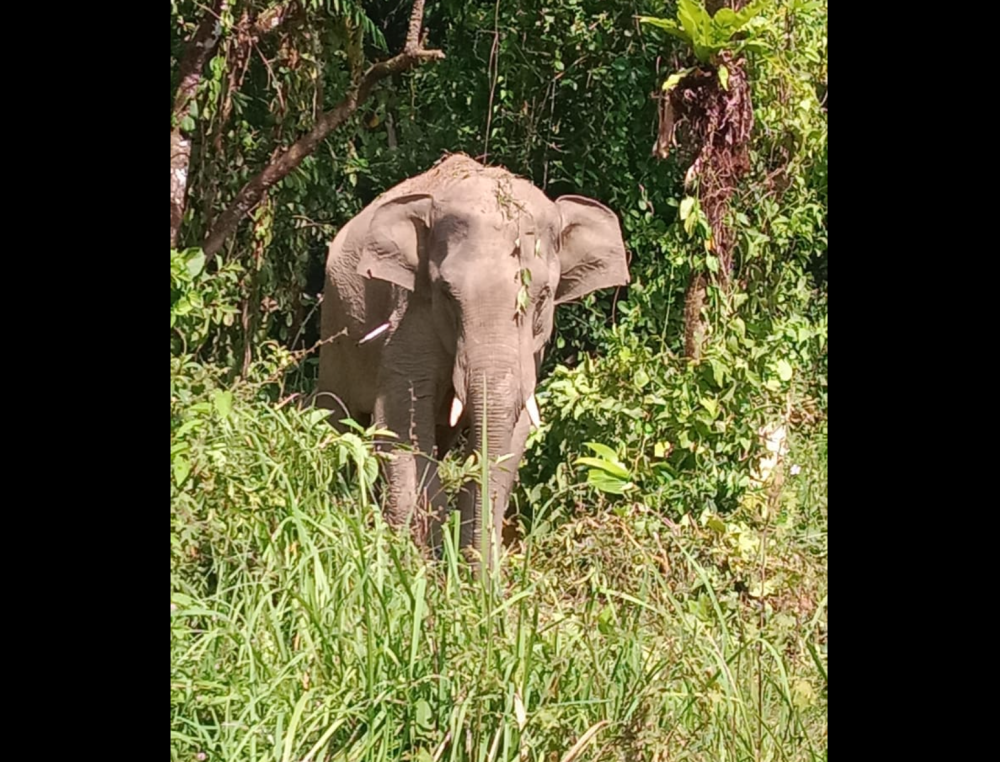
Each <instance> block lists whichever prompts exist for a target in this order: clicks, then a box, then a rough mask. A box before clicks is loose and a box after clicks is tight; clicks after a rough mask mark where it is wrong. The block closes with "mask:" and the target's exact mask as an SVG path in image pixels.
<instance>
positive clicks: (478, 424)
mask: <svg viewBox="0 0 1000 762" xmlns="http://www.w3.org/2000/svg"><path fill="white" fill-rule="evenodd" d="M487 346H490V345H489V344H487ZM519 354H520V353H519V352H518V351H516V350H514V351H510V352H504V351H503V349H502V348H498V347H497V345H496V344H493V345H492V346H491V348H490V351H489V354H488V355H487V356H485V357H482V358H470V363H469V366H468V371H467V373H466V374H465V375H466V386H465V395H464V396H465V399H466V401H467V410H468V417H469V427H470V430H469V444H468V451H469V452H470V453H471V452H477V451H478V452H479V453H481V454H482V453H483V452H484V450H485V454H486V456H487V457H488V459H489V462H490V468H489V481H488V484H487V485H484V486H486V487H487V488H488V490H487V493H486V494H487V496H488V497H489V505H490V506H491V508H492V510H491V513H492V518H493V530H494V531H493V536H492V537H491V536H490V535H489V534H488V533H486V532H484V529H485V526H484V524H485V518H486V517H487V516H488V515H490V514H489V513H487V514H484V513H483V507H484V506H483V499H482V492H481V490H480V488H479V486H478V485H477V484H476V483H475V482H469V483H467V484H465V485H464V486H463V487H462V490H461V493H460V495H459V508H460V510H461V515H462V535H461V545H462V548H463V549H464V550H465V551H466V552H471V554H472V555H473V556H477V555H480V557H481V558H483V559H486V560H487V561H488V563H489V565H490V566H492V565H493V561H494V550H495V548H494V547H493V542H494V540H495V541H497V542H499V538H500V536H501V528H502V522H503V518H504V513H505V510H506V507H507V502H508V500H509V498H510V492H511V487H512V485H513V481H514V477H515V475H516V473H517V461H518V460H520V457H521V449H522V448H523V443H521V445H520V446H518V443H517V442H516V441H515V440H516V437H515V436H514V433H515V427H516V426H517V424H518V420H519V416H520V413H521V411H522V409H523V406H524V401H525V399H524V392H523V390H522V388H521V386H522V384H521V369H520V358H519ZM513 450H517V452H513ZM505 455H509V456H512V457H510V458H508V459H506V460H504V462H502V463H500V464H497V459H498V458H501V457H503V456H505ZM484 540H485V541H486V543H487V544H484ZM497 549H498V548H497ZM473 560H474V559H473Z"/></svg>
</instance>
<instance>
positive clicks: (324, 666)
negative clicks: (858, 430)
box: [171, 392, 826, 762]
mask: <svg viewBox="0 0 1000 762" xmlns="http://www.w3.org/2000/svg"><path fill="white" fill-rule="evenodd" d="M225 394H226V393H220V392H204V393H203V394H202V395H201V397H199V398H197V399H193V398H192V399H189V400H188V401H187V402H186V403H185V404H184V405H181V406H178V407H177V408H176V409H175V411H174V413H175V415H174V426H173V441H174V456H175V461H176V459H181V460H182V461H183V462H182V465H181V466H180V467H179V468H178V466H177V464H176V462H175V467H174V478H173V484H174V486H173V488H172V489H173V495H172V511H171V512H172V536H171V547H172V553H171V759H172V760H190V759H216V760H234V761H235V760H274V761H275V762H292V760H296V761H299V760H316V761H319V760H343V761H345V762H347V761H351V762H354V761H359V762H360V761H361V760H365V761H372V762H374V761H376V760H378V761H381V760H392V761H394V762H395V761H396V760H415V761H417V760H419V761H420V762H430V761H431V760H433V761H434V762H438V761H440V760H454V761H456V762H457V761H458V760H463V761H464V760H475V761H476V762H486V761H487V760H490V761H492V760H519V761H520V760H557V761H562V762H569V760H572V759H581V760H583V759H587V760H659V761H661V762H666V760H685V759H691V760H694V759H698V760H709V759H711V760H716V759H718V760H814V759H825V756H826V738H825V733H826V720H825V700H826V699H825V679H826V672H825V663H826V656H825V620H826V613H825V590H826V581H825V568H824V565H825V503H823V504H820V502H819V501H818V499H817V496H818V495H819V494H820V493H821V492H822V493H823V494H825V452H818V451H816V450H810V451H808V452H807V451H805V450H803V451H802V452H801V453H799V454H797V455H796V457H808V458H809V460H808V462H804V463H803V464H802V467H803V471H802V473H801V474H800V475H799V477H796V479H795V480H790V481H789V486H788V487H787V488H786V490H785V495H784V497H783V498H782V501H780V502H779V503H778V504H776V505H775V506H774V510H772V512H771V513H770V514H768V515H769V516H770V518H768V519H767V520H757V519H754V518H753V516H756V515H757V514H759V510H758V508H759V506H758V507H757V508H755V507H753V506H749V507H748V508H747V516H745V517H743V518H740V517H726V519H725V520H723V519H721V518H719V517H714V516H711V515H706V516H702V517H692V519H691V520H690V521H685V522H682V523H681V524H671V523H669V522H666V521H664V520H663V519H662V518H660V516H659V515H658V514H657V513H656V512H655V511H654V510H652V509H651V508H650V507H647V506H644V505H642V504H641V503H635V504H631V505H628V504H626V505H621V506H617V507H615V508H613V509H601V510H599V511H598V510H592V511H589V512H584V513H583V514H582V515H579V516H576V517H571V518H569V519H567V520H565V521H564V522H562V523H561V524H560V525H559V526H558V527H557V528H555V529H552V530H548V531H547V532H546V533H545V534H544V535H539V536H531V535H529V536H528V537H527V538H525V540H524V542H523V543H522V545H521V546H520V547H519V549H518V552H517V553H515V554H510V555H508V557H507V558H506V560H505V562H504V568H503V572H502V574H501V576H500V579H501V581H502V586H501V587H500V588H499V589H498V588H497V587H495V586H493V585H490V584H487V582H486V581H487V580H488V579H489V576H488V575H484V576H483V578H482V579H480V580H476V579H473V578H472V576H471V575H470V574H469V571H468V567H467V565H466V564H465V562H464V561H463V560H462V557H461V554H460V553H459V552H458V551H457V549H456V548H455V542H454V538H455V537H457V531H456V529H457V527H456V525H455V524H454V523H452V525H451V526H450V531H447V532H445V548H444V554H443V559H442V560H441V561H439V562H436V563H428V562H427V561H425V559H424V558H423V557H422V556H421V555H420V554H419V553H417V552H416V551H415V549H414V548H413V547H412V545H411V544H410V543H409V542H408V541H406V540H405V539H401V538H398V537H396V536H394V535H393V534H392V533H391V532H390V531H389V530H388V529H387V527H386V525H385V524H384V523H383V522H382V520H381V517H380V516H379V513H378V508H377V506H376V505H374V504H373V501H372V500H371V499H370V497H371V494H370V483H371V476H372V474H373V468H374V465H375V461H374V457H373V455H372V449H371V441H370V438H367V437H365V436H363V435H361V434H360V433H357V434H355V433H351V434H347V435H343V436H337V435H335V434H333V433H331V430H330V429H329V428H328V427H326V426H325V425H324V424H323V423H321V422H319V421H317V417H318V416H316V415H315V413H302V412H300V411H298V410H295V409H293V408H292V407H291V406H288V407H285V408H281V409H276V407H275V406H274V405H271V404H266V403H262V402H254V401H253V400H252V399H250V398H249V397H248V398H245V399H244V398H240V399H236V400H233V399H232V398H231V397H229V398H227V397H225ZM220 395H221V396H220ZM793 452H794V451H793ZM800 477H801V478H800ZM817 485H822V489H820V488H819V487H818V486H817ZM751 514H753V516H751ZM456 520H457V516H453V517H452V522H455V521H456ZM820 538H822V539H820ZM748 580H749V581H755V580H756V581H759V582H760V590H756V591H755V590H754V589H753V587H752V585H749V586H748V584H747V581H748ZM741 586H742V587H741ZM800 599H801V600H800Z"/></svg>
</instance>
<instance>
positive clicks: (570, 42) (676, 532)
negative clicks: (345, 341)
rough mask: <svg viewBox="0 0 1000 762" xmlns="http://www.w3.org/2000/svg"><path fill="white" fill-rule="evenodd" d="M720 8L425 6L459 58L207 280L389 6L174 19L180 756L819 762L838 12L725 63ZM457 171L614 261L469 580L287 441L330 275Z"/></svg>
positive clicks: (321, 163)
mask: <svg viewBox="0 0 1000 762" xmlns="http://www.w3.org/2000/svg"><path fill="white" fill-rule="evenodd" d="M720 5H732V4H730V3H714V4H713V3H708V6H709V9H708V10H707V11H706V10H704V8H703V6H701V5H700V4H699V3H697V2H694V0H681V2H678V3H672V2H671V3H655V2H629V1H627V0H614V1H613V2H607V1H606V0H602V1H599V0H547V1H543V0H524V1H522V2H517V3H513V2H509V3H508V2H496V1H495V0H493V1H492V2H459V1H458V0H442V1H441V2H434V0H431V1H430V2H429V3H428V4H427V6H426V9H425V18H424V27H425V29H426V30H427V32H428V40H427V41H426V43H425V46H426V48H428V49H439V50H441V51H443V52H444V54H445V56H446V57H445V58H443V59H440V58H438V57H435V56H427V57H426V59H421V60H419V61H414V62H413V63H412V66H408V67H406V70H401V71H400V73H395V74H392V75H391V76H387V77H385V78H383V79H380V80H379V81H377V82H374V83H373V84H372V86H371V88H370V93H364V95H365V96H366V97H365V98H364V100H363V101H361V102H359V103H358V104H357V108H356V110H354V111H352V112H351V113H349V114H347V115H346V116H345V118H344V119H343V121H342V122H341V123H340V124H339V126H337V128H336V129H332V130H331V131H330V132H329V134H328V135H326V136H325V138H324V139H323V140H322V141H320V142H319V143H318V144H317V146H316V147H315V149H314V150H313V151H312V152H311V153H308V154H307V155H305V156H304V157H303V158H302V160H301V163H300V164H298V166H297V167H295V168H293V169H292V170H290V171H289V172H288V173H287V174H285V175H284V176H282V177H281V178H279V179H277V180H275V181H274V182H273V183H271V184H270V185H268V186H267V187H266V188H265V189H264V190H263V192H262V194H261V196H260V198H259V199H258V201H257V203H256V204H255V206H254V207H253V209H252V210H251V211H250V212H249V213H248V214H246V215H243V216H241V217H240V218H239V220H238V224H237V225H236V226H235V228H234V229H233V230H232V231H231V232H230V233H229V234H227V235H225V236H218V235H216V237H215V239H216V240H217V239H220V238H221V239H222V240H223V243H222V244H221V245H219V246H218V247H216V246H215V245H214V244H212V245H209V246H207V249H208V255H207V256H206V253H205V251H204V248H205V244H206V243H211V242H212V240H213V238H212V235H213V231H215V232H216V233H217V232H218V221H219V220H220V219H222V218H224V217H225V213H226V211H227V209H229V208H230V207H231V206H232V204H233V202H234V199H238V198H239V194H240V193H241V191H244V190H245V188H246V187H247V186H248V185H252V184H253V183H254V181H255V178H257V177H258V176H259V175H260V174H261V173H262V172H263V171H266V168H267V167H268V166H270V165H271V164H273V163H274V162H275V161H276V159H280V157H281V156H282V155H283V154H282V152H280V151H279V150H278V149H279V148H280V147H282V146H290V145H292V144H294V143H295V142H296V140H297V139H299V138H300V137H301V136H302V135H305V134H307V133H309V131H310V130H313V129H314V128H315V127H316V125H317V124H318V123H319V122H321V121H322V119H323V118H324V114H329V113H331V112H333V111H335V110H336V109H337V107H338V104H340V103H341V101H342V99H344V98H345V95H348V94H350V93H351V92H352V90H351V88H352V87H354V86H357V83H358V82H360V81H362V80H363V77H364V76H365V74H364V72H365V71H366V70H367V67H368V66H369V65H370V64H371V62H372V61H377V60H382V59H388V58H390V57H391V56H393V55H395V54H396V53H397V52H399V51H400V50H402V49H403V48H404V39H405V37H406V34H407V24H408V21H409V14H410V9H411V6H410V4H409V3H402V4H401V3H397V2H392V3H390V2H371V3H367V2H366V3H364V6H363V9H362V6H361V5H359V4H358V3H356V2H353V1H348V0H343V1H341V0H325V1H324V0H291V1H290V0H231V1H230V2H214V3H208V4H205V3H193V2H184V0H174V2H173V3H172V8H173V10H172V34H173V35H174V45H173V54H174V58H173V61H172V72H173V74H174V78H173V81H172V85H173V89H172V104H173V112H174V124H173V125H172V128H173V131H174V132H173V138H172V149H173V145H174V143H175V141H176V143H177V145H182V144H184V143H185V142H186V145H187V146H188V147H189V148H190V162H189V164H187V165H186V166H185V167H184V173H185V177H184V183H182V186H181V190H182V191H183V194H182V196H183V204H182V208H179V209H178V210H177V211H178V212H180V216H179V217H178V220H179V221H178V225H177V226H176V231H172V232H175V235H174V236H173V240H172V254H171V523H172V525H171V549H172V550H171V596H172V599H171V732H172V737H171V756H172V759H175V760H190V759H217V760H244V759H245V760H264V759H268V760H270V759H273V760H276V761H277V762H290V761H291V760H304V759H309V760H393V761H395V760H404V759H406V760H421V761H424V760H428V761H429V760H434V761H435V762H437V761H438V760H477V761H479V760H546V762H548V760H557V761H558V760H566V762H568V761H569V760H571V759H580V760H633V759H649V760H658V761H660V762H665V761H666V760H683V759H692V760H694V759H698V760H709V759H711V760H716V759H718V760H723V759H725V760H785V759H789V760H791V759H794V760H799V759H802V760H813V759H825V758H826V716H825V713H826V663H827V661H826V516H827V505H826V434H825V432H826V410H827V402H826V368H827V360H826V320H827V318H826V315H827V311H826V294H827V285H826V269H827V265H826V256H827V242H826V215H827V211H826V210H827V202H826V161H827V159H826V156H827V151H826V143H827V140H826V111H825V107H824V103H825V92H826V47H827V45H826V28H825V24H826V2H825V0H823V1H821V2H803V1H801V0H773V1H772V2H755V3H753V4H751V5H750V6H749V8H748V10H747V11H745V12H744V13H743V15H742V16H740V21H741V22H743V21H745V23H741V25H740V28H739V29H738V31H736V32H733V29H732V27H733V25H734V23H735V22H732V23H730V20H729V17H728V16H727V15H726V14H725V13H723V11H727V12H728V9H726V8H723V10H722V11H716V13H715V16H714V17H713V16H712V15H711V14H710V13H709V11H715V10H716V6H720ZM744 5H745V4H743V3H736V4H735V6H736V8H737V10H740V9H741V8H742V7H743V6H744ZM206 9H208V10H206ZM209 11H214V12H216V13H218V14H219V17H220V19H221V22H220V23H219V24H218V25H217V26H215V25H214V24H202V23H201V22H202V21H203V19H204V18H206V16H205V14H206V13H208V12H209ZM702 14H704V15H702ZM720 14H722V15H721V17H720ZM640 16H642V17H652V18H653V19H659V20H660V22H656V21H649V20H646V21H643V22H640V21H639V18H638V17H640ZM734 16H735V14H734ZM720 19H721V20H720ZM713 24H714V25H713ZM667 28H669V31H667ZM199 34H202V37H198V35H199ZM214 35H217V39H216V37H215V36H214ZM192 37H193V38H194V39H195V40H198V39H204V40H207V42H206V45H205V46H204V49H206V50H207V53H206V54H205V56H204V60H203V61H201V62H200V64H201V66H200V68H199V67H198V65H197V64H199V62H198V61H194V60H193V59H194V56H193V54H192V53H191V51H192V50H193V49H194V47H193V44H194V43H193V42H192V41H191V39H190V38H192ZM191 71H194V72H195V74H197V75H199V76H194V77H192V76H190V72H191ZM369 71H370V70H369ZM194 80H197V81H194ZM352 83H353V84H352ZM740 83H744V84H745V91H744V90H741V89H740V88H742V87H744V84H740ZM187 85H190V87H189V88H188V89H187V90H185V87H186V86H187ZM184 93H187V95H184ZM733 93H739V94H740V95H739V97H740V98H741V99H742V98H744V97H745V101H744V100H741V101H740V103H739V104H735V105H734V103H735V101H734V99H735V98H736V96H735V95H732V97H730V95H731V94H733ZM651 94H660V95H661V97H660V98H658V99H654V98H651V97H650V96H651ZM727 94H730V95H727ZM664 99H669V100H664ZM685 99H686V100H685ZM699 99H703V100H699ZM713 99H714V100H713ZM744 103H745V104H746V105H747V106H748V107H750V108H752V130H750V131H749V137H748V139H747V141H746V143H745V145H736V146H735V147H734V148H733V150H731V151H730V152H729V153H728V154H727V153H725V151H718V152H716V153H715V154H714V155H715V157H716V159H713V158H712V156H709V155H708V154H705V153H704V151H703V148H704V145H705V143H704V139H705V138H706V135H707V137H709V138H711V135H713V134H714V135H720V136H724V135H725V134H735V133H725V130H724V129H722V128H719V126H718V125H716V126H715V128H713V129H715V130H716V131H715V132H714V133H711V134H708V133H707V129H708V128H707V127H706V125H707V124H708V122H709V121H710V119H708V118H707V117H706V116H705V115H710V114H712V113H718V114H721V115H725V114H728V113H735V109H737V108H738V109H740V111H739V113H740V114H741V115H742V114H744V113H745V112H744V111H743V110H742V109H743V108H744ZM685 109H687V110H686V111H685ZM713 109H715V110H714V111H713ZM727 109H730V111H727ZM665 114H666V116H667V117H668V120H669V119H673V118H676V120H677V123H676V125H673V124H669V123H668V124H667V125H666V126H667V127H668V128H669V129H667V130H665V129H664V124H663V123H662V122H661V124H660V125H659V129H658V125H657V122H658V119H660V120H662V119H663V118H664V115H665ZM699 119H700V120H701V121H699ZM675 126H676V131H677V135H676V138H674V135H673V130H674V127H675ZM710 126H711V125H709V127H710ZM716 128H718V129H716ZM665 136H666V137H665ZM737 137H738V135H737ZM720 139H721V138H720ZM699 140H702V142H701V143H699ZM654 145H656V146H657V149H658V150H657V153H658V156H659V157H664V158H657V157H654V156H653V155H652V154H651V149H652V148H653V147H654ZM713 145H714V144H713ZM184 150H187V149H186V148H185V149H184ZM445 150H448V151H459V150H461V151H465V152H467V153H469V154H471V155H473V156H476V155H482V154H484V153H487V154H488V161H489V162H491V163H498V164H503V165H504V166H506V167H508V168H509V169H511V170H512V171H515V172H518V173H520V174H523V175H525V176H527V177H529V178H531V179H532V180H533V181H534V182H535V183H536V184H538V185H539V186H540V187H543V188H544V189H545V190H546V192H547V193H549V195H550V196H553V197H554V196H557V195H559V194H562V193H581V194H585V195H589V196H592V197H594V198H598V199H600V200H602V201H603V202H604V203H606V204H608V205H609V206H610V207H611V208H613V209H614V210H615V211H616V212H617V213H618V214H619V215H620V217H621V220H622V226H623V229H624V232H625V240H626V244H627V246H628V248H629V252H630V255H631V262H630V270H631V275H632V283H631V284H630V286H629V287H628V288H627V289H621V290H619V291H618V292H608V293H600V294H596V295H594V296H592V297H590V298H588V299H587V300H585V301H584V302H583V303H581V304H577V305H571V306H567V307H564V308H561V309H560V311H558V312H557V331H556V335H555V336H554V338H553V344H552V351H551V354H550V357H549V359H548V360H547V363H546V369H545V372H544V373H543V378H544V381H543V383H542V385H541V387H540V391H539V395H538V399H539V404H540V407H541V413H542V418H543V421H544V426H543V427H542V429H541V430H539V431H537V432H535V433H534V434H533V435H532V439H531V443H530V447H529V449H528V452H527V453H526V456H525V460H524V463H523V465H522V468H521V486H520V487H519V489H518V492H517V494H516V495H515V498H516V499H515V502H516V503H517V508H518V512H517V515H516V516H514V517H512V520H513V521H514V522H515V523H516V524H517V525H518V526H519V527H520V529H521V536H520V538H519V539H518V540H517V541H516V542H514V544H513V545H512V546H511V548H510V549H509V552H510V555H509V556H508V559H507V561H506V563H505V566H504V568H503V571H502V573H501V575H500V576H499V577H498V578H495V579H491V578H489V577H487V578H486V579H485V580H482V581H474V580H472V579H471V578H469V575H468V573H467V569H466V568H465V566H464V565H463V564H462V563H461V562H459V561H457V560H456V559H457V557H458V556H457V554H456V553H454V552H453V551H452V547H451V546H449V547H446V551H445V555H444V559H443V560H442V561H440V562H437V563H432V564H429V563H427V562H426V561H425V560H424V559H423V558H422V557H421V556H420V554H419V553H418V552H417V551H416V550H415V549H414V548H413V547H412V546H411V545H410V543H409V542H408V541H406V540H405V539H403V538H398V537H394V536H392V535H391V533H389V531H388V530H387V529H386V527H385V526H384V524H383V523H382V520H381V518H380V515H379V506H378V504H377V502H376V490H375V489H374V485H375V482H376V480H377V478H378V476H377V473H378V468H377V459H376V456H375V455H374V448H373V441H374V440H375V439H376V437H377V436H378V435H377V433H376V432H372V431H363V430H360V429H359V430H357V431H354V432H351V433H347V434H344V435H339V436H338V435H337V434H335V433H334V432H333V431H332V430H331V429H330V428H329V427H328V426H327V425H326V424H325V423H324V422H322V421H320V420H319V418H320V417H321V416H319V414H318V413H316V412H314V411H311V410H309V409H308V408H302V407H300V406H299V402H300V401H301V399H302V398H303V397H304V396H305V395H306V394H308V393H309V391H310V390H311V387H312V382H313V378H314V374H315V370H314V366H315V357H314V353H312V352H310V351H309V349H310V348H311V347H312V345H313V344H314V343H315V341H316V339H317V338H318V335H317V332H316V331H317V326H316V314H315V312H316V310H315V304H316V293H317V292H318V291H319V289H320V287H321V281H320V280H319V279H318V278H317V275H318V274H320V273H321V270H322V263H323V259H324V257H325V245H326V243H328V242H329V240H330V238H331V237H332V235H333V234H334V233H335V231H336V230H337V229H338V227H339V226H340V225H342V224H343V223H344V222H346V221H347V220H348V219H350V217H351V216H352V215H353V214H355V213H357V212H358V211H359V210H360V209H361V208H362V207H363V206H364V205H365V204H366V203H368V202H369V201H370V200H371V199H372V198H373V197H374V196H375V195H377V194H378V193H379V192H381V191H383V190H385V189H386V188H388V187H390V186H391V185H392V184H394V183H395V182H398V181H399V180H401V179H403V178H404V177H406V176H408V175H411V174H415V173H417V172H420V171H423V170H424V169H426V168H427V167H428V166H430V164H432V163H433V162H434V161H436V160H437V159H438V158H440V156H441V154H442V152H443V151H445ZM182 153H183V152H182ZM718 156H722V157H723V159H725V160H726V161H727V162H728V163H727V164H725V168H727V171H729V169H732V168H733V167H736V168H737V169H738V170H739V171H735V170H734V171H733V172H732V177H733V178H735V179H733V180H732V182H731V183H728V184H726V185H725V187H724V188H723V191H724V202H720V201H719V198H720V196H719V195H718V191H719V187H718V183H719V180H718V178H719V177H720V176H721V175H720V174H719V173H716V174H714V175H712V174H710V173H707V172H706V170H705V168H706V167H708V168H711V167H713V166H719V165H718V164H712V161H713V160H714V161H718ZM733 157H735V158H733ZM730 158H733V160H732V161H729V159H730ZM699 159H701V161H700V162H699ZM695 165H697V168H698V171H692V170H691V168H692V166H695ZM178 166H179V165H178ZM175 168H176V167H172V169H175ZM179 176H180V175H178V177H179ZM726 177H729V175H726ZM713 183H715V184H714V185H713ZM172 211H173V209H172ZM695 297H696V298H695ZM692 305H694V307H692ZM692 342H693V344H692ZM692 347H694V349H695V351H694V352H692ZM762 432H763V433H764V434H771V443H772V447H773V448H774V449H775V452H773V453H772V451H769V450H768V449H767V442H766V440H765V437H764V436H762ZM775 432H777V433H775ZM782 433H786V434H787V437H786V438H785V439H782V438H781V434H782ZM772 454H774V455H776V456H777V457H775V458H772V460H771V461H770V462H769V463H767V464H765V465H764V466H762V464H761V460H762V458H765V457H766V456H768V455H772ZM463 468H464V466H463V464H459V463H449V464H446V468H445V471H444V474H445V476H450V477H451V481H452V482H456V483H457V481H458V479H459V473H460V471H461V470H462V469H463Z"/></svg>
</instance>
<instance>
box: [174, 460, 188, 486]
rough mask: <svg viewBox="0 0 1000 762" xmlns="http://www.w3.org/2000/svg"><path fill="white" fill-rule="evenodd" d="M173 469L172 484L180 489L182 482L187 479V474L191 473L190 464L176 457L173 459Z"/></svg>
mask: <svg viewBox="0 0 1000 762" xmlns="http://www.w3.org/2000/svg"><path fill="white" fill-rule="evenodd" d="M173 469H174V484H176V485H177V486H178V487H180V486H181V485H183V484H184V480H185V479H187V477H188V474H189V473H191V464H190V463H188V461H187V458H184V457H181V456H177V457H176V458H174V463H173Z"/></svg>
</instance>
